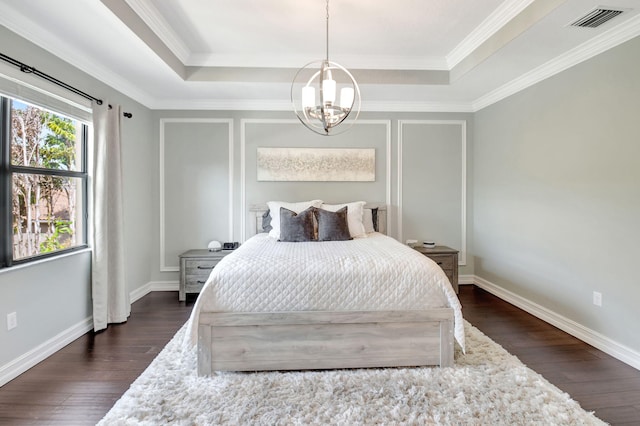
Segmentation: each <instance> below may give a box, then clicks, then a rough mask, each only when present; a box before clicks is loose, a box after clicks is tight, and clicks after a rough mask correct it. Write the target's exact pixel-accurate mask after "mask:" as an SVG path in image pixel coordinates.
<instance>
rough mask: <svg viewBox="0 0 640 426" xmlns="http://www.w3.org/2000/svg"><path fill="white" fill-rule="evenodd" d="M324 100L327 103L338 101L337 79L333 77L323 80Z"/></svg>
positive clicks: (331, 103)
mask: <svg viewBox="0 0 640 426" xmlns="http://www.w3.org/2000/svg"><path fill="white" fill-rule="evenodd" d="M322 100H323V101H324V104H325V105H333V103H334V102H335V101H336V81H335V80H332V79H326V80H322Z"/></svg>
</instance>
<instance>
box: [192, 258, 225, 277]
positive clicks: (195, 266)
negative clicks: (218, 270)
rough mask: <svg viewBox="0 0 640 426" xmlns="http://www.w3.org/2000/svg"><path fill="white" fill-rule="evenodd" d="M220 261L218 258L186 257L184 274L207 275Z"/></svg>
mask: <svg viewBox="0 0 640 426" xmlns="http://www.w3.org/2000/svg"><path fill="white" fill-rule="evenodd" d="M218 262H220V259H211V260H202V259H197V260H193V259H188V260H186V261H185V262H184V263H185V274H187V276H189V275H199V276H202V275H205V276H207V277H208V276H209V274H210V273H211V270H212V269H213V268H214V267H215V266H216V265H217V264H218Z"/></svg>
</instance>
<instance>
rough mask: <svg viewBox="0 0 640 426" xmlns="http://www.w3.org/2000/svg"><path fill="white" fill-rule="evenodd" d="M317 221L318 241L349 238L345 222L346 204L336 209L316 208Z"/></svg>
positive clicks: (347, 225) (347, 226)
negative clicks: (332, 210)
mask: <svg viewBox="0 0 640 426" xmlns="http://www.w3.org/2000/svg"><path fill="white" fill-rule="evenodd" d="M315 215H316V220H317V221H318V241H346V240H350V239H352V238H351V234H349V223H348V222H347V206H344V207H343V208H341V209H340V210H338V211H335V212H330V211H329V210H323V209H316V211H315Z"/></svg>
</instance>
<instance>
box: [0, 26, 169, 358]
mask: <svg viewBox="0 0 640 426" xmlns="http://www.w3.org/2000/svg"><path fill="white" fill-rule="evenodd" d="M0 51H2V53H4V54H6V55H9V56H11V57H13V58H15V59H18V60H19V61H21V62H24V63H26V64H29V65H31V66H34V67H36V68H37V69H39V70H41V71H43V72H45V73H47V74H50V75H52V76H54V77H57V78H59V79H61V80H63V81H65V82H68V83H70V84H72V85H74V86H76V87H78V88H79V89H81V90H83V91H86V92H88V93H90V94H91V95H93V96H96V97H99V98H102V99H104V100H108V101H109V102H111V103H118V104H122V105H123V110H124V111H129V112H131V113H133V118H132V119H123V120H122V144H123V173H124V186H125V188H124V209H125V212H124V220H125V224H124V225H125V231H126V237H125V244H126V252H125V253H126V256H127V265H126V279H127V285H128V287H129V289H130V290H132V291H133V290H135V289H138V288H140V287H141V286H143V285H144V284H146V283H147V282H148V281H149V274H150V271H149V264H150V263H151V261H150V256H151V253H152V251H151V249H150V246H149V244H150V241H151V237H152V234H154V233H156V232H157V228H152V227H151V222H150V221H149V217H151V216H152V215H153V214H155V212H156V209H155V208H154V206H152V203H151V194H150V192H149V188H150V187H151V186H152V185H154V184H155V179H154V176H153V175H151V174H150V173H149V172H148V170H149V169H150V167H151V165H150V161H151V160H150V158H149V156H148V152H149V151H150V150H151V145H152V142H151V141H152V139H151V132H150V129H151V127H152V123H151V113H150V111H149V110H148V109H147V108H145V107H143V106H141V105H140V104H138V103H136V102H135V101H133V100H131V99H129V98H128V97H126V96H124V95H122V94H121V93H119V92H116V91H114V90H113V89H111V88H109V87H108V86H106V85H105V84H103V83H101V82H100V81H98V80H96V79H94V78H92V77H90V76H89V75H87V74H85V73H83V72H81V71H80V70H78V69H77V68H74V67H72V66H70V65H69V64H67V63H66V62H63V61H61V60H60V59H58V58H57V57H55V56H53V55H51V54H49V53H48V52H46V51H44V50H42V49H40V48H38V47H36V46H34V45H33V44H31V43H29V42H27V41H26V40H24V39H23V38H21V37H19V36H17V35H16V34H14V33H12V32H11V31H9V30H7V29H6V28H4V27H2V26H0ZM90 261H91V256H90V253H89V252H84V253H80V254H75V255H72V256H68V257H64V258H56V259H50V260H47V261H44V262H41V263H38V264H32V265H27V266H24V267H20V268H14V269H4V270H0V324H1V326H0V369H1V368H2V367H3V366H5V365H6V364H7V363H9V362H10V361H12V360H14V359H15V358H17V357H18V356H20V355H22V354H25V353H27V352H29V351H30V350H32V349H34V348H35V347H37V346H38V345H40V344H42V343H43V342H46V341H48V340H49V339H52V338H54V337H55V336H57V335H58V334H60V333H62V332H63V331H65V330H67V329H69V328H70V327H72V326H74V325H78V324H79V323H81V322H83V321H84V320H86V319H87V317H90V316H91V312H92V309H91V290H90V289H91V287H90V265H91V263H90ZM10 312H17V316H18V327H17V328H15V329H13V330H11V331H7V327H6V320H5V318H6V315H7V314H8V313H10Z"/></svg>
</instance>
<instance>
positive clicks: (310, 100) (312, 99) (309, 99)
mask: <svg viewBox="0 0 640 426" xmlns="http://www.w3.org/2000/svg"><path fill="white" fill-rule="evenodd" d="M315 105H316V91H315V89H314V88H313V87H311V86H304V87H303V88H302V108H312V107H314V106H315Z"/></svg>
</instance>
